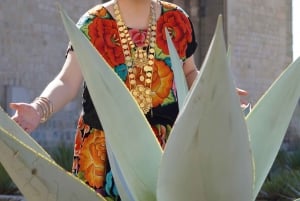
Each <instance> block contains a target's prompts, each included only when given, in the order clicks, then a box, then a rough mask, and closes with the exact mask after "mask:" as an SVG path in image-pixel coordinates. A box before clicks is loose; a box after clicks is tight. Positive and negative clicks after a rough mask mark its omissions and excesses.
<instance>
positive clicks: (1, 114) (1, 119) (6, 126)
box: [0, 107, 51, 159]
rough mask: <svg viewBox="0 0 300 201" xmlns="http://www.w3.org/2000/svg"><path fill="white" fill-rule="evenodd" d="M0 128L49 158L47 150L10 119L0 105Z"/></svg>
mask: <svg viewBox="0 0 300 201" xmlns="http://www.w3.org/2000/svg"><path fill="white" fill-rule="evenodd" d="M0 130H2V132H7V133H11V134H12V135H14V136H15V137H16V138H17V139H19V140H20V141H22V142H24V143H25V144H26V145H28V146H30V147H31V148H32V149H34V150H35V151H36V152H38V153H40V154H42V155H43V156H45V157H47V158H49V159H51V157H50V155H49V154H48V153H47V151H46V150H45V149H44V148H43V147H41V146H40V145H39V144H38V143H37V142H36V141H35V140H34V139H33V138H32V137H31V136H29V134H28V133H26V132H25V131H24V130H23V129H22V128H21V127H20V126H19V125H18V124H16V122H14V121H12V120H11V118H10V117H9V116H8V114H7V113H6V112H5V111H4V110H3V109H2V108H1V107H0Z"/></svg>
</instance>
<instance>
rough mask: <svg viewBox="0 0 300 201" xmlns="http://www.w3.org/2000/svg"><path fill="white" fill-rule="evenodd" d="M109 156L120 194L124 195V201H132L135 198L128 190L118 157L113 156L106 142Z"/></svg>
mask: <svg viewBox="0 0 300 201" xmlns="http://www.w3.org/2000/svg"><path fill="white" fill-rule="evenodd" d="M106 148H107V154H108V157H109V162H110V166H111V169H112V172H113V174H114V181H115V182H116V185H117V187H118V192H119V194H120V195H122V200H123V201H132V200H134V196H133V195H132V193H131V191H130V189H129V188H128V183H127V181H126V179H125V178H124V173H123V172H122V170H121V168H120V165H119V163H118V161H117V159H116V156H115V155H114V154H113V152H112V149H111V146H110V145H109V143H108V142H106Z"/></svg>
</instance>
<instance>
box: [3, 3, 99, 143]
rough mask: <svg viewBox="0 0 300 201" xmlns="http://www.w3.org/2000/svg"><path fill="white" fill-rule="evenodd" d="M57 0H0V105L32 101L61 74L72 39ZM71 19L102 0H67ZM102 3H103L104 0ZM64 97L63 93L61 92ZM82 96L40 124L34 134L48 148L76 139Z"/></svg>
mask: <svg viewBox="0 0 300 201" xmlns="http://www.w3.org/2000/svg"><path fill="white" fill-rule="evenodd" d="M56 2H57V1H48V0H15V1H11V0H1V3H0V27H1V31H0V58H1V59H0V105H1V106H2V107H3V108H4V109H5V110H7V111H8V112H11V111H10V110H9V109H8V108H7V104H8V103H9V102H11V101H25V102H27V101H31V100H32V99H34V97H36V96H38V95H39V94H40V93H41V91H42V90H43V88H44V87H45V86H46V84H47V83H48V82H49V81H50V80H52V79H53V78H54V76H55V75H56V74H57V73H58V72H59V70H60V68H61V66H62V64H63V62H64V60H65V57H64V55H65V50H66V47H67V44H68V38H67V35H66V32H65V30H64V27H63V24H62V21H61V19H60V16H59V13H58V8H57V5H56ZM60 2H62V6H63V7H64V8H65V9H66V10H67V12H68V14H69V15H70V17H71V18H72V19H73V20H74V21H77V20H78V18H79V17H80V16H81V15H82V14H83V13H84V12H85V11H86V10H87V9H89V8H90V7H92V6H93V5H96V4H98V3H99V1H98V0H87V1H73V0H64V1H60ZM100 2H101V1H100ZM62 95H63V94H62ZM80 103H81V100H80V98H77V99H75V100H74V101H73V102H71V103H70V104H68V105H67V106H66V107H65V108H64V110H63V111H61V112H59V113H57V114H55V115H54V116H53V118H52V119H51V120H50V121H49V122H47V123H46V124H43V125H41V126H40V127H39V129H37V130H36V132H34V133H33V136H34V137H35V138H36V139H37V140H38V141H39V142H40V143H41V144H42V145H45V146H48V145H51V144H53V143H57V142H59V141H62V140H68V141H72V142H73V136H74V129H75V125H76V121H77V118H78V114H79V110H80Z"/></svg>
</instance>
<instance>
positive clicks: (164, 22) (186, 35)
mask: <svg viewBox="0 0 300 201" xmlns="http://www.w3.org/2000/svg"><path fill="white" fill-rule="evenodd" d="M165 28H167V30H168V31H169V34H170V36H171V38H172V40H173V42H174V45H175V47H176V49H177V52H178V54H179V56H180V57H182V58H184V57H185V54H186V49H187V44H188V43H190V42H191V41H192V28H191V25H190V23H189V21H188V18H187V17H186V16H185V14H184V13H183V12H178V11H176V10H174V11H168V12H166V13H164V14H163V15H162V16H161V17H160V18H159V20H158V22H157V30H165ZM156 40H157V41H156V42H157V45H158V46H159V47H160V48H161V49H162V51H163V53H164V54H169V50H168V45H167V42H166V36H165V31H159V32H158V33H157V39H156Z"/></svg>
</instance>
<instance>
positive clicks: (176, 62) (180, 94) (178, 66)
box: [165, 28, 189, 110]
mask: <svg viewBox="0 0 300 201" xmlns="http://www.w3.org/2000/svg"><path fill="white" fill-rule="evenodd" d="M165 33H166V38H167V43H168V47H169V52H170V58H171V63H172V70H173V72H174V80H175V83H176V88H177V89H176V91H177V98H178V105H179V109H180V110H181V109H182V107H183V105H184V101H185V99H186V97H187V94H188V91H189V90H188V85H187V82H186V79H185V76H184V72H183V68H182V61H181V60H180V58H179V56H178V54H177V51H176V49H175V46H174V44H173V42H172V39H171V37H170V34H169V32H168V29H167V28H166V29H165Z"/></svg>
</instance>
